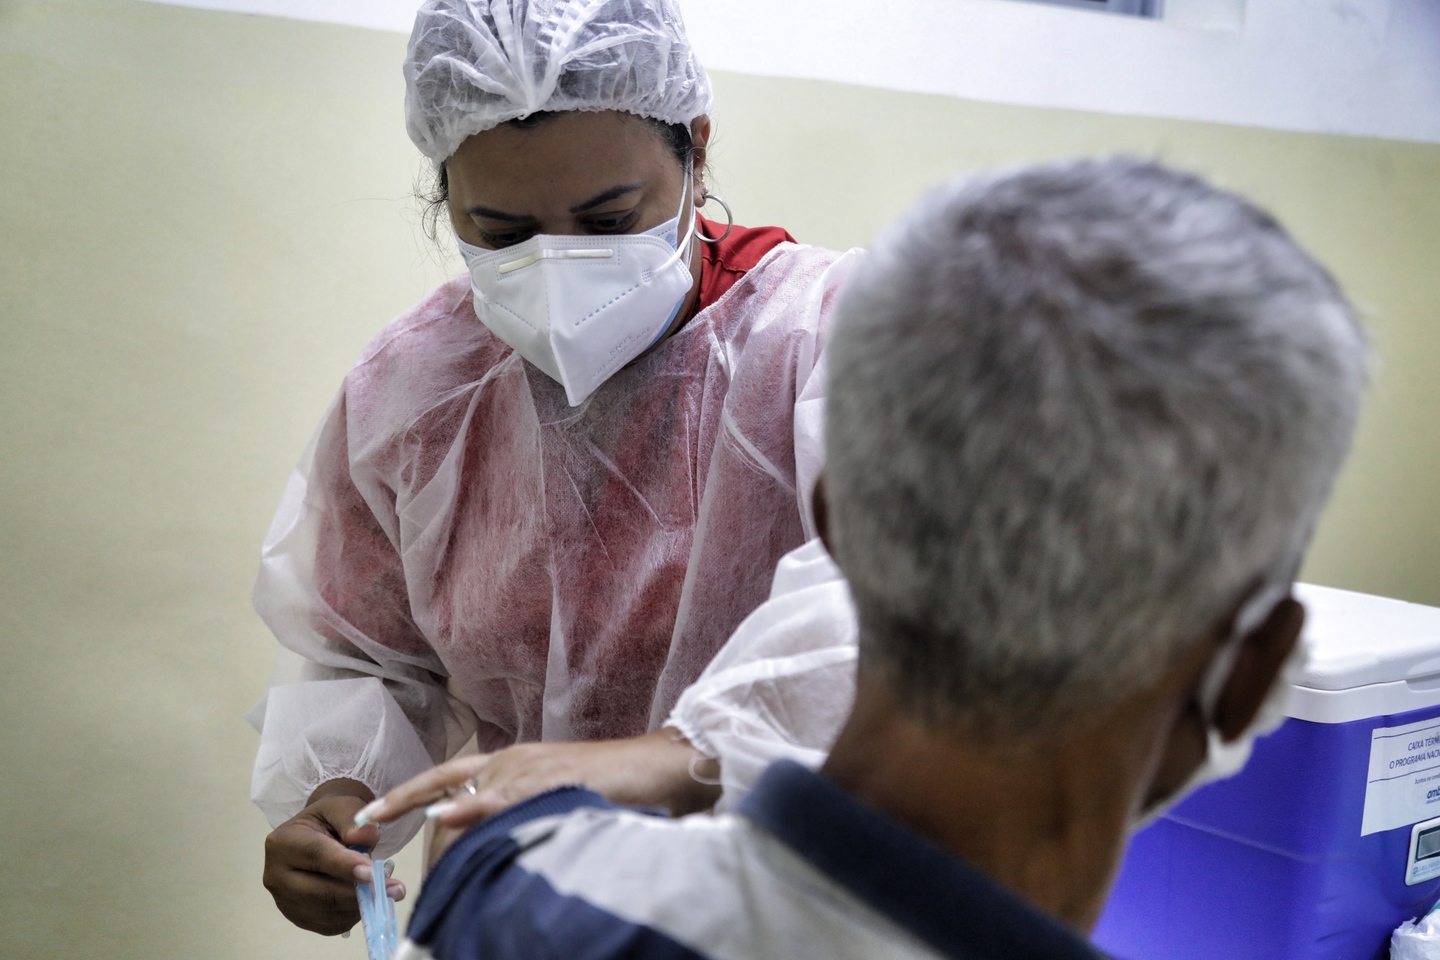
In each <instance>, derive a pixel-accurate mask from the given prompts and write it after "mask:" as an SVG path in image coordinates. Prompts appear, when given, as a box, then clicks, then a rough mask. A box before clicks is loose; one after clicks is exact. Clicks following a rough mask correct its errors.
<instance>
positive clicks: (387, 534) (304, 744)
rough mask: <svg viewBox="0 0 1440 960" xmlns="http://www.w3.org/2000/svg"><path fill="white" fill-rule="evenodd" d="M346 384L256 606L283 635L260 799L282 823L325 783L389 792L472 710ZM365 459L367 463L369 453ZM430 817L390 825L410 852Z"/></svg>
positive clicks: (438, 749) (273, 544) (274, 534)
mask: <svg viewBox="0 0 1440 960" xmlns="http://www.w3.org/2000/svg"><path fill="white" fill-rule="evenodd" d="M350 427H351V425H350V424H349V423H348V422H347V404H346V395H345V390H344V389H343V388H342V390H341V393H340V395H339V397H338V398H337V399H336V401H335V403H334V404H333V405H332V407H331V409H330V410H329V412H328V413H327V414H326V416H325V419H324V420H323V421H322V422H321V424H320V427H319V428H318V429H317V431H316V433H315V436H314V438H313V439H312V441H311V443H310V446H309V448H308V449H307V450H306V452H305V454H304V456H303V457H302V458H301V462H300V464H299V465H298V466H297V467H296V469H295V471H294V473H293V474H292V475H291V478H290V481H289V484H288V485H287V487H286V490H285V494H284V497H283V498H282V500H281V504H280V508H279V510H278V512H277V513H276V516H275V519H274V521H273V523H272V524H271V527H270V531H269V533H268V534H267V536H266V538H265V544H264V547H263V550H262V554H261V567H260V573H259V577H258V578H257V580H256V583H255V591H254V604H255V609H256V611H257V612H258V613H259V614H260V616H261V618H262V619H263V620H264V621H265V623H266V625H267V626H268V627H269V628H270V630H271V631H272V632H273V633H274V635H275V637H276V639H277V640H278V641H279V644H280V649H279V650H278V651H277V655H276V667H275V670H274V672H273V674H272V677H271V686H270V688H269V690H268V691H267V692H266V695H265V696H264V697H263V698H262V699H261V701H260V702H259V703H257V704H256V705H255V706H254V707H253V708H252V709H251V710H250V712H249V713H248V714H247V719H249V720H250V722H251V723H252V724H253V725H254V726H255V727H256V728H257V729H258V730H259V731H260V749H259V753H258V755H257V757H256V761H255V769H254V773H253V776H252V779H251V799H253V800H254V802H255V803H256V805H257V806H259V807H260V809H261V810H262V811H264V813H265V815H266V817H267V818H268V819H269V821H270V824H271V825H272V826H278V825H279V824H281V823H283V822H284V821H285V820H288V819H289V818H290V817H293V816H294V815H295V814H297V813H299V812H300V810H301V809H303V808H304V806H305V804H306V801H307V800H308V798H309V797H310V794H311V793H312V792H314V790H315V788H316V787H318V786H319V785H320V784H322V783H324V782H326V781H328V780H333V779H339V778H346V779H352V780H357V781H359V782H361V783H363V784H365V785H366V786H367V787H369V788H370V789H371V790H372V791H373V792H374V793H375V794H376V796H379V795H381V794H383V793H385V792H386V791H388V790H390V789H391V788H392V787H395V786H398V785H399V784H401V783H403V782H404V781H405V780H408V779H409V778H410V777H413V776H415V775H416V774H419V773H421V772H423V771H425V770H427V769H429V768H430V767H431V766H432V765H433V764H435V763H438V762H440V761H443V760H444V759H445V758H446V757H447V756H450V755H452V754H453V753H454V752H455V751H456V750H457V749H458V748H459V747H460V746H461V745H462V744H463V743H464V742H465V740H467V739H468V738H469V736H470V735H471V734H472V733H473V732H474V729H475V720H474V714H473V712H472V711H471V710H470V708H469V707H468V706H466V705H465V704H464V703H462V702H461V701H460V700H458V699H457V698H455V697H453V696H452V695H450V694H449V692H448V691H447V689H446V686H445V684H446V676H445V671H444V668H443V667H442V666H441V664H440V661H439V659H438V657H437V656H436V655H435V653H434V651H433V650H432V649H431V647H430V645H429V643H428V641H427V640H426V638H425V635H424V633H423V632H422V630H421V629H420V627H419V626H418V625H417V624H416V623H415V621H414V619H413V618H412V616H411V612H410V604H409V601H408V591H407V589H406V577H405V568H404V564H403V563H402V559H401V554H400V550H399V533H398V520H397V518H396V514H395V509H394V497H393V494H391V493H389V492H388V491H387V489H386V486H385V483H384V482H383V480H382V479H381V478H380V477H378V476H377V475H375V472H374V471H371V470H367V469H365V468H364V467H363V466H358V465H357V464H356V459H357V458H355V457H354V456H353V455H352V443H351V438H350V434H351V429H350ZM362 462H363V461H362ZM423 820H424V818H423V812H418V811H417V812H416V813H415V814H412V815H410V816H409V817H406V818H405V819H403V820H400V821H398V822H396V823H394V824H391V825H389V826H387V827H385V828H384V829H382V832H381V842H380V844H379V845H378V846H377V847H376V850H375V855H376V856H381V857H383V856H387V855H389V854H390V853H393V852H394V851H396V850H398V849H399V848H400V847H402V846H403V845H404V844H405V843H406V842H408V841H409V839H410V838H411V837H413V836H414V834H415V833H416V832H417V831H418V830H419V828H420V826H422V825H423Z"/></svg>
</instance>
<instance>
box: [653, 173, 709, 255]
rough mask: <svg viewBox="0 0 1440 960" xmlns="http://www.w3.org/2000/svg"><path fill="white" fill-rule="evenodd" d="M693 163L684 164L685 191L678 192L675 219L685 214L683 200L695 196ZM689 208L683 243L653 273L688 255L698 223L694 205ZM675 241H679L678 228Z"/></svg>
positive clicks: (676, 246) (677, 245) (698, 219)
mask: <svg viewBox="0 0 1440 960" xmlns="http://www.w3.org/2000/svg"><path fill="white" fill-rule="evenodd" d="M694 162H695V161H693V160H690V161H687V162H686V164H685V189H684V190H682V191H680V209H679V210H678V211H676V218H677V219H678V218H679V217H680V216H682V215H683V214H684V213H685V207H686V203H685V198H686V197H691V198H693V197H694V196H695V193H694V187H693V186H692V184H693V183H694V173H695V168H694ZM689 207H690V229H689V230H686V231H685V242H684V243H683V244H680V243H677V244H675V252H674V253H672V254H670V256H668V257H666V258H665V262H664V263H662V264H660V266H659V267H657V268H656V269H655V271H654V273H655V274H657V275H658V274H661V273H664V272H665V271H666V270H669V269H670V264H672V263H674V262H675V261H676V260H679V259H680V258H681V257H688V256H689V255H690V236H691V234H693V233H694V232H695V228H696V226H697V225H698V224H699V223H700V217H699V215H698V214H697V213H696V212H695V204H694V203H693V202H691V203H690V204H689ZM676 239H679V237H678V226H677V237H676Z"/></svg>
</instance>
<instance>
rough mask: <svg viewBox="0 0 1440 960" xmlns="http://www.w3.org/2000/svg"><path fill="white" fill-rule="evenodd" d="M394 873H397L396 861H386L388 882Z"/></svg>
mask: <svg viewBox="0 0 1440 960" xmlns="http://www.w3.org/2000/svg"><path fill="white" fill-rule="evenodd" d="M394 873H395V861H394V860H386V861H385V878H386V879H387V880H388V879H389V878H390V877H391V875H393V874H394Z"/></svg>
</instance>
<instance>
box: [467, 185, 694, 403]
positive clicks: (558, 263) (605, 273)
mask: <svg viewBox="0 0 1440 960" xmlns="http://www.w3.org/2000/svg"><path fill="white" fill-rule="evenodd" d="M692 182H693V180H692V168H691V167H690V165H688V164H687V165H686V168H685V186H684V188H683V189H682V190H681V192H680V209H679V211H678V212H677V213H676V215H675V217H674V218H673V219H671V220H667V221H666V222H665V223H662V224H660V225H659V226H658V227H655V228H654V229H651V230H647V231H646V232H645V233H638V234H628V235H623V236H556V235H552V234H539V235H537V236H534V237H531V238H530V239H529V240H526V241H525V242H524V243H518V244H516V245H515V246H513V247H506V248H504V249H503V250H486V249H485V248H483V247H476V246H472V245H470V244H468V243H466V242H465V241H463V240H459V241H458V242H459V245H460V254H461V256H463V257H464V258H465V264H466V266H468V267H469V268H470V288H471V290H472V291H473V293H474V299H475V314H476V316H478V317H479V318H480V321H481V322H482V323H484V324H485V326H486V327H488V328H489V329H490V332H491V333H493V334H495V336H497V337H499V338H500V339H501V340H503V341H505V343H506V344H508V345H509V346H510V347H511V348H513V349H514V350H515V352H516V353H518V354H520V356H522V357H524V358H525V359H526V360H529V361H530V362H531V363H533V364H534V365H535V366H537V367H539V368H540V370H541V371H543V372H544V373H545V375H546V376H548V377H550V378H551V379H552V380H554V381H556V382H557V383H559V384H560V385H561V386H563V387H564V388H565V396H566V399H568V400H569V402H570V405H571V406H572V407H577V406H579V405H580V404H582V403H584V402H585V400H586V399H587V398H588V397H589V396H590V395H591V394H592V393H594V392H595V391H596V389H598V388H599V387H600V385H601V384H602V383H604V382H605V381H606V380H608V379H610V378H611V377H612V376H614V375H615V374H616V373H617V372H618V371H619V370H620V369H621V368H622V367H624V366H625V365H626V364H628V363H630V362H631V361H632V360H634V359H635V358H636V357H638V356H640V354H642V353H644V352H645V351H646V350H648V349H649V348H650V347H651V346H652V345H654V344H655V342H656V341H657V340H659V339H660V337H661V336H663V335H664V333H665V331H666V330H668V329H669V328H670V324H671V323H672V322H673V321H674V319H675V315H676V314H677V313H679V312H680V307H681V305H682V304H683V303H684V302H685V297H686V296H687V295H688V294H689V293H690V288H691V286H692V284H693V282H694V278H693V277H692V275H691V273H690V250H691V240H692V238H693V236H694V233H695V231H694V226H695V222H694V221H695V204H694V202H693V198H692V194H691V190H692V187H691V184H692ZM687 213H688V214H689V216H688V217H687V216H685V214H687ZM682 221H683V223H682ZM682 238H683V239H682Z"/></svg>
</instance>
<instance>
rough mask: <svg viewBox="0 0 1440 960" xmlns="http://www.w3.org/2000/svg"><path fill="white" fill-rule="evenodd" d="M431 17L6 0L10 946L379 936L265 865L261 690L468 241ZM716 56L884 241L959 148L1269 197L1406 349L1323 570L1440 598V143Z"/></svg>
mask: <svg viewBox="0 0 1440 960" xmlns="http://www.w3.org/2000/svg"><path fill="white" fill-rule="evenodd" d="M403 47H404V38H403V37H401V36H399V35H395V34H385V33H373V32H367V31H363V30H357V29H351V28H342V27H334V26H322V25H316V24H307V23H299V22H292V21H286V20H278V19H268V18H257V17H244V16H237V15H231V14H214V13H206V12H199V11H193V10H186V9H175V8H168V7H161V6H152V5H149V4H139V3H134V2H131V0H111V2H100V0H88V2H80V0H75V2H45V3H42V2H35V0H0V344H3V346H0V411H3V416H0V538H3V541H0V542H3V547H4V554H3V556H4V559H3V561H0V644H3V647H0V649H3V661H0V662H3V664H4V668H5V676H4V686H3V691H4V693H3V697H0V722H3V724H4V729H5V730H6V736H5V737H4V738H3V741H0V742H3V745H0V771H3V772H0V805H3V808H0V850H3V851H4V852H5V854H7V864H6V865H7V869H5V870H4V871H0V904H3V906H0V955H3V956H5V957H7V958H8V957H15V958H29V957H42V956H45V957H50V956H66V957H72V956H73V957H90V956H97V957H98V956H104V957H107V958H114V960H128V958H140V957H147V958H175V960H182V958H184V960H190V958H197V957H205V958H215V960H225V958H231V957H234V958H237V960H238V958H241V957H246V958H249V957H256V956H264V957H272V958H278V957H295V958H300V957H325V956H334V957H361V956H363V953H364V948H363V946H362V945H361V944H360V942H358V941H355V940H352V941H348V942H345V941H330V942H326V943H323V944H317V943H316V942H315V940H314V938H311V937H309V936H308V935H305V934H301V933H299V932H297V931H294V930H293V929H291V928H289V927H288V926H287V925H286V924H285V923H284V921H283V920H281V919H280V918H279V917H278V915H277V914H276V913H275V912H274V910H273V909H272V908H271V907H270V905H269V902H268V896H267V895H266V894H265V893H264V891H263V890H262V889H261V888H260V886H259V883H258V876H259V869H260V861H261V850H260V843H261V839H262V838H263V836H264V833H265V832H266V828H265V825H264V822H263V819H262V818H261V817H260V815H259V813H258V812H257V811H255V810H254V808H252V807H251V806H250V805H249V803H248V800H247V797H246V795H247V787H248V777H249V769H248V768H249V763H250V759H251V755H252V752H253V749H254V745H255V736H254V734H253V733H252V732H251V731H250V729H249V728H248V727H247V726H245V725H244V723H243V722H242V721H241V720H240V719H239V715H240V713H241V712H243V711H244V709H245V708H246V707H248V706H249V704H250V703H251V702H252V701H253V700H254V698H255V697H256V696H257V695H258V693H259V692H260V690H261V688H262V686H263V684H264V678H265V674H266V670H267V667H268V663H269V656H270V644H269V641H268V638H267V635H266V633H265V631H264V629H263V627H262V626H261V625H260V624H259V623H258V621H256V620H255V618H254V617H253V616H252V615H251V613H250V612H249V605H248V591H249V583H250V579H251V576H252V572H253V568H254V565H255V556H256V549H257V545H258V543H259V541H260V539H261V537H262V535H263V533H264V529H265V526H266V524H267V523H268V520H269V514H270V511H271V510H272V509H273V506H274V503H275V501H276V499H277V497H278V495H279V492H280V489H281V487H282V486H283V483H284V479H285V474H286V472H287V470H288V469H289V466H290V464H291V463H292V462H293V461H294V459H295V458H296V456H297V455H298V453H299V451H300V448H301V446H302V445H303V444H304V442H305V440H306V438H307V436H308V433H309V431H310V429H311V426H312V425H313V423H314V421H315V420H316V418H317V417H318V416H319V415H320V413H321V411H322V410H323V408H324V406H325V404H326V402H327V401H328V399H329V397H330V394H331V393H332V391H333V390H334V388H335V386H336V384H337V383H338V380H339V378H340V376H341V375H342V374H343V372H344V370H345V369H346V367H347V365H348V363H349V361H350V360H351V358H352V357H353V356H354V355H355V354H356V352H357V351H358V350H359V348H360V346H361V344H362V343H363V342H364V341H365V339H366V338H367V337H368V336H369V335H370V333H371V332H373V331H374V330H375V329H376V328H377V327H378V326H379V325H380V324H382V323H383V322H384V321H385V320H387V319H388V318H389V317H391V316H392V315H394V314H395V313H397V312H398V311H400V310H402V309H404V307H405V306H406V305H407V304H408V303H410V302H411V301H413V300H414V299H415V298H416V297H418V296H419V295H420V294H421V293H422V292H423V291H424V290H425V289H427V287H429V286H430V285H432V284H433V283H434V282H436V281H437V279H438V278H439V277H441V276H443V275H444V274H445V272H446V269H447V268H446V265H445V264H444V263H442V261H443V260H444V259H445V258H443V257H441V256H440V255H439V254H437V253H435V252H434V251H433V250H431V249H430V248H429V247H428V245H427V243H426V242H425V241H423V240H422V239H421V237H420V235H419V232H418V230H417V229H416V227H415V223H416V220H417V215H416V206H415V204H414V203H413V202H412V201H411V200H410V199H409V198H408V194H409V191H410V188H411V185H412V183H413V180H414V178H415V176H416V175H417V173H418V172H419V171H420V169H421V167H420V164H419V163H418V162H417V159H416V157H415V154H414V152H413V149H412V148H411V147H410V145H409V143H408V141H406V139H405V137H404V134H403V130H402V127H401V113H400V83H399V70H398V63H399V60H400V57H401V55H402V51H403ZM716 86H717V95H718V100H719V104H720V109H719V113H718V117H717V120H718V124H719V133H720V144H719V149H718V151H717V156H716V173H717V177H716V183H717V187H718V191H719V192H721V193H722V194H723V195H724V196H726V197H727V199H729V200H730V201H731V204H732V206H734V208H735V210H736V212H737V214H738V216H739V217H740V218H741V220H742V222H747V223H761V222H774V223H781V224H783V225H785V226H787V227H789V228H790V229H791V231H792V232H793V233H795V234H796V235H797V236H798V237H800V238H801V239H802V240H807V241H811V242H816V243H823V244H829V245H837V246H843V245H850V244H863V243H865V242H866V241H867V240H868V239H869V238H870V237H871V236H872V235H873V233H874V232H875V230H876V229H877V228H878V227H879V226H880V225H881V224H882V223H884V222H885V221H886V219H888V218H889V217H891V216H893V215H894V214H895V213H897V212H899V211H900V210H901V209H903V208H904V207H905V206H906V205H907V204H909V203H911V202H912V201H913V200H914V199H915V198H916V197H917V196H918V195H919V194H920V192H921V191H922V189H923V187H924V186H925V185H926V184H928V183H930V182H931V181H933V180H935V179H937V178H939V177H941V176H944V175H947V174H951V173H956V172H964V171H972V170H979V169H986V168H990V167H994V166H996V165H1001V164H1011V163H1018V162H1024V161H1029V160H1035V159H1041V158H1046V157H1060V156H1071V155H1076V154H1085V153H1095V152H1113V151H1117V150H1126V151H1134V152H1140V153H1144V154H1149V155H1156V156H1160V157H1162V158H1165V159H1168V160H1171V161H1174V162H1176V163H1179V164H1182V165H1184V166H1187V167H1190V168H1192V169H1195V170H1198V171H1200V172H1202V173H1205V174H1208V175H1210V176H1212V177H1214V178H1216V179H1218V180H1219V181H1220V182H1222V183H1224V184H1226V185H1228V186H1231V187H1234V188H1236V189H1239V190H1242V191H1244V192H1246V193H1248V194H1250V195H1252V196H1254V197H1256V198H1257V199H1259V200H1260V201H1262V202H1263V203H1265V204H1267V205H1269V206H1270V207H1271V208H1272V209H1274V210H1275V211H1276V212H1277V213H1278V214H1279V215H1280V216H1281V217H1282V219H1284V220H1285V221H1286V222H1287V223H1288V224H1289V225H1290V226H1291V227H1292V228H1293V229H1294V230H1295V232H1296V233H1297V234H1298V235H1299V236H1300V237H1301V239H1302V240H1303V241H1305V242H1306V243H1307V244H1309V245H1310V246H1311V247H1312V248H1313V249H1314V250H1315V251H1316V252H1317V253H1318V254H1319V255H1320V256H1321V257H1322V258H1323V259H1324V260H1325V261H1326V262H1328V263H1329V264H1331V266H1332V267H1333V268H1334V270H1335V272H1336V273H1337V274H1338V276H1339V277H1340V279H1341V280H1342V281H1343V282H1344V283H1345V284H1346V286H1347V287H1348V289H1349V290H1350V291H1351V293H1352V294H1353V296H1354V298H1355V299H1356V300H1357V301H1358V302H1359V303H1360V304H1361V305H1362V307H1364V309H1365V310H1366V312H1367V314H1368V315H1369V318H1370V321H1371V328H1372V330H1373V332H1374V336H1375V339H1376V342H1377V344H1378V345H1379V348H1380V352H1381V356H1382V361H1383V362H1382V366H1381V367H1380V369H1379V371H1378V374H1377V380H1376V389H1375V391H1374V396H1373V402H1372V404H1371V407H1370V410H1369V413H1368V416H1367V418H1366V421H1365V424H1364V428H1363V431H1362V434H1361V438H1360V441H1359V445H1358V449H1357V454H1356V457H1355V460H1354V461H1353V462H1352V464H1351V467H1350V469H1349V470H1348V471H1347V473H1346V475H1345V478H1344V481H1343V483H1342V486H1341V490H1340V495H1339V497H1338V499H1337V501H1336V503H1335V504H1334V506H1333V507H1332V509H1331V510H1330V512H1329V514H1328V515H1327V517H1326V521H1325V525H1324V527H1323V529H1322V530H1321V532H1320V536H1319V539H1318V542H1317V545H1316V550H1315V553H1314V556H1313V558H1312V560H1311V563H1310V565H1309V567H1308V568H1307V575H1308V577H1309V578H1311V579H1314V580H1317V581H1319V582H1323V583H1330V584H1335V585H1340V586H1349V587H1354V588H1357V589H1364V590H1370V591H1374V592H1380V593H1387V594H1391V595H1396V596H1401V597H1406V598H1409V599H1413V600H1419V601H1425V602H1429V603H1435V604H1440V498H1437V497H1436V496H1435V494H1434V493H1433V491H1434V490H1435V489H1436V487H1437V486H1440V485H1437V483H1436V478H1437V477H1440V428H1437V423H1440V325H1437V324H1436V322H1435V313H1436V311H1435V307H1434V305H1435V304H1436V303H1437V302H1440V186H1437V185H1440V147H1436V146H1419V145H1407V144H1400V143H1385V142H1378V141H1367V140H1359V139H1345V138H1335V137H1323V136H1311V135H1296V134H1280V133H1270V132H1264V131H1258V130H1246V129H1237V128H1229V127H1220V126H1209V125H1202V124H1194V123H1183V122H1170V121H1152V120H1142V119H1135V118H1121V117H1111V116H1101V115H1095V114H1083V113H1073V112H1063V111H1050V110H1039V109H1031V108H1016V107H1000V106H991V105H984V104H978V103H970V102H965V101H959V100H953V99H947V98H941V97H931V96H919V95H907V94H899V93H893V92H881V91H875V90H866V89H861V88H855V87H846V86H841V85H837V84H829V83H818V82H801V81H775V80H765V79H761V78H755V77H743V76H737V75H719V76H717V77H716ZM404 869H406V868H402V870H404ZM409 869H410V870H411V871H413V866H410V867H409ZM411 879H413V875H412V877H411Z"/></svg>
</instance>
